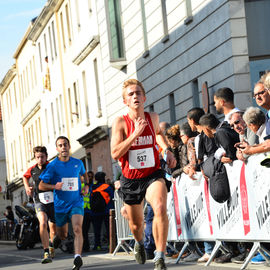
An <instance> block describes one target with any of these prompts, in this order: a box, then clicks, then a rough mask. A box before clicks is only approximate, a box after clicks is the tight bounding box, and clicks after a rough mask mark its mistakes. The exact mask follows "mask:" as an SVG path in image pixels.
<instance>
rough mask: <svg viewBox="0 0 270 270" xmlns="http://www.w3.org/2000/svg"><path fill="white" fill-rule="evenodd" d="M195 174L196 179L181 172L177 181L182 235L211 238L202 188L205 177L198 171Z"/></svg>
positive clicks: (193, 238) (194, 238)
mask: <svg viewBox="0 0 270 270" xmlns="http://www.w3.org/2000/svg"><path fill="white" fill-rule="evenodd" d="M197 176H198V177H197V178H198V179H197V180H192V179H191V178H190V177H189V176H188V175H186V174H182V175H181V180H178V182H177V188H176V191H177V194H178V202H179V209H180V217H181V228H182V237H183V238H184V239H185V240H197V239H201V240H212V239H213V237H214V235H213V229H212V224H211V216H210V219H209V215H211V213H209V212H208V210H209V207H207V199H206V194H205V189H204V185H205V182H204V181H205V179H204V177H202V175H201V174H200V173H197Z"/></svg>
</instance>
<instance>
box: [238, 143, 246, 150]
mask: <svg viewBox="0 0 270 270" xmlns="http://www.w3.org/2000/svg"><path fill="white" fill-rule="evenodd" d="M236 147H237V148H239V149H244V148H245V146H243V145H241V144H238V145H237V146H236Z"/></svg>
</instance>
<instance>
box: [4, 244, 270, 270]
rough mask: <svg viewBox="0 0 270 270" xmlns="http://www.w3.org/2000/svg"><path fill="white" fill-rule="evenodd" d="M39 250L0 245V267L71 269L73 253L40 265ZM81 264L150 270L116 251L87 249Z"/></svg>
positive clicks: (221, 268)
mask: <svg viewBox="0 0 270 270" xmlns="http://www.w3.org/2000/svg"><path fill="white" fill-rule="evenodd" d="M41 257H42V249H41V247H40V244H38V245H37V246H36V247H35V248H34V249H28V250H17V248H16V247H15V245H5V244H1V245H0V269H1V270H2V269H8V270H40V269H41V270H42V269H44V270H45V269H46V270H48V269H57V270H58V269H59V270H60V269H61V270H68V269H72V265H73V255H72V254H66V253H63V252H62V251H61V250H56V258H55V259H54V260H53V262H52V263H49V264H41V263H40V261H41ZM166 262H167V267H168V270H176V269H178V270H199V269H206V270H229V269H230V270H233V269H240V267H241V265H236V264H232V263H230V264H224V265H218V264H215V263H212V264H211V266H208V267H204V266H203V265H199V264H196V263H194V264H193V263H190V264H188V263H181V262H180V263H179V264H178V265H176V264H175V260H172V259H167V260H166ZM83 263H84V265H83V266H82V267H81V269H82V270H87V269H89V270H93V269H96V270H101V269H105V270H106V269H111V270H135V269H136V270H137V269H145V270H148V269H149V270H150V269H154V267H153V262H151V261H147V262H146V264H144V265H138V264H137V263H136V262H135V260H134V257H133V255H132V254H130V255H128V254H126V253H117V254H116V256H114V257H113V256H112V255H111V254H108V253H106V252H94V251H91V252H88V253H83ZM247 269H248V270H255V269H256V270H257V269H258V270H266V269H270V267H265V266H254V265H249V266H248V268H247Z"/></svg>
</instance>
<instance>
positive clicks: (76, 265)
mask: <svg viewBox="0 0 270 270" xmlns="http://www.w3.org/2000/svg"><path fill="white" fill-rule="evenodd" d="M82 265H83V262H82V257H81V256H77V257H76V258H75V259H74V261H73V267H72V270H79V269H80V268H81V266H82Z"/></svg>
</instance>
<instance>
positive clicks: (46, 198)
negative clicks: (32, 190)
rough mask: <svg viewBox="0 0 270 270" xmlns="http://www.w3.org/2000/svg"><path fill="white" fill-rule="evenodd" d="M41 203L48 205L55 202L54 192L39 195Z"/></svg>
mask: <svg viewBox="0 0 270 270" xmlns="http://www.w3.org/2000/svg"><path fill="white" fill-rule="evenodd" d="M38 198H39V200H40V202H41V203H44V204H48V203H52V202H53V192H52V191H47V192H42V193H39V194H38Z"/></svg>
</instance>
